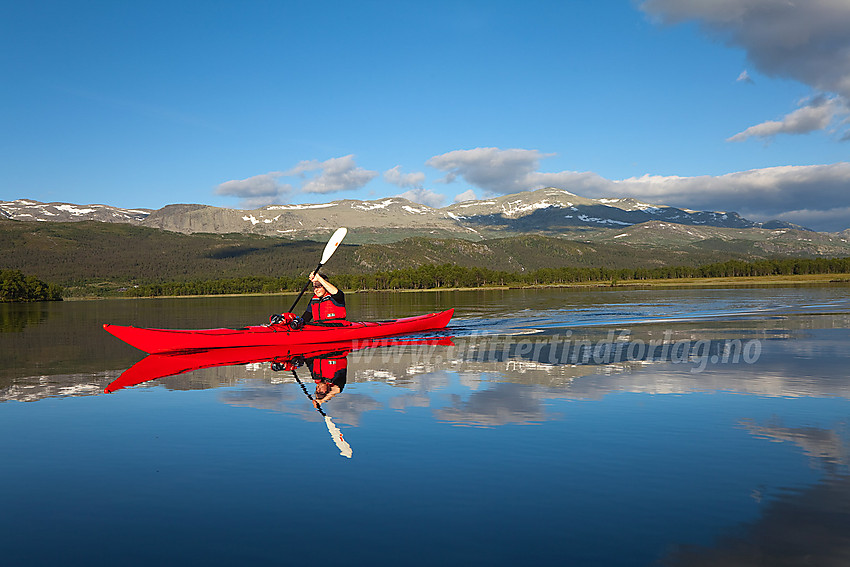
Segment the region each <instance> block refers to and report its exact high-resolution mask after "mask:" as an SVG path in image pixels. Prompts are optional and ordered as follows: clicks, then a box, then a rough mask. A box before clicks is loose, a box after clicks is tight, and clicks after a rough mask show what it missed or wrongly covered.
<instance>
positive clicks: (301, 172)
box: [215, 155, 378, 208]
mask: <svg viewBox="0 0 850 567" xmlns="http://www.w3.org/2000/svg"><path fill="white" fill-rule="evenodd" d="M316 171H318V172H319V173H318V175H315V176H313V177H309V176H308V175H307V174H308V173H311V172H316ZM293 176H297V177H300V178H301V179H302V184H301V186H300V187H298V188H295V187H293V185H291V184H289V183H282V182H281V181H280V179H281V178H282V177H293ZM377 176H378V172H377V171H369V170H366V169H363V168H361V167H358V166H357V164H356V163H355V162H354V156H352V155H347V156H343V157H339V158H331V159H329V160H326V161H322V162H320V161H317V160H310V161H302V162H299V163H298V165H296V166H295V167H294V168H292V169H290V170H288V171H272V172H269V173H264V174H262V175H255V176H253V177H249V178H247V179H238V180H232V181H226V182H224V183H222V184H221V185H219V186H218V187H217V188H216V190H215V193H216V195H230V196H233V197H239V198H240V206H241V207H243V208H257V207H261V206H264V205H270V204H273V203H282V202H285V201H286V200H288V199H291V197H292V196H293V195H294V194H296V193H335V192H338V191H350V190H353V189H359V188H361V187H363V186H364V185H366V184H367V183H369V181H371V180H372V179H374V178H375V177H377Z"/></svg>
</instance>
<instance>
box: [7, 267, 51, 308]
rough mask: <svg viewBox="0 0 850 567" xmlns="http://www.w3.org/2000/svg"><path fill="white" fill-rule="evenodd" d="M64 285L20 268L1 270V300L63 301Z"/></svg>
mask: <svg viewBox="0 0 850 567" xmlns="http://www.w3.org/2000/svg"><path fill="white" fill-rule="evenodd" d="M62 291H63V290H62V287H61V286H59V285H56V284H54V283H45V282H43V281H41V280H40V279H38V278H37V277H35V276H26V275H24V273H23V272H21V271H20V270H0V302H12V301H62Z"/></svg>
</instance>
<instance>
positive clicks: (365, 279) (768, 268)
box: [124, 257, 850, 297]
mask: <svg viewBox="0 0 850 567" xmlns="http://www.w3.org/2000/svg"><path fill="white" fill-rule="evenodd" d="M846 273H850V257H847V258H788V259H773V260H757V261H751V262H747V261H743V260H730V261H726V262H718V263H713V264H706V265H703V266H665V267H657V268H589V267H562V268H542V269H538V270H533V271H528V272H506V271H499V270H491V269H488V268H480V267H472V268H468V267H463V266H458V265H456V264H440V265H434V264H426V265H423V266H419V267H416V268H403V269H399V270H390V271H377V272H373V273H370V274H337V275H334V276H332V277H331V278H330V279H331V280H332V281H333V283H334V285H336V286H338V287H340V288H341V289H346V290H400V289H414V290H416V289H421V290H424V289H436V288H448V287H472V288H474V287H488V286H505V285H558V284H572V283H584V282H608V281H610V282H612V283H614V282H617V281H621V280H636V281H641V280H650V279H680V278H711V277H748V276H750V277H752V276H777V275H793V274H846ZM305 281H306V280H305V279H304V277H291V276H283V277H278V278H273V277H261V276H257V277H247V278H228V279H217V280H198V281H185V282H165V283H157V284H149V285H141V286H137V287H133V288H130V289H128V290H126V291H125V292H124V293H125V295H126V296H129V297H155V296H163V295H221V294H242V293H278V292H283V291H300V290H301V288H302V287H303V285H304V282H305Z"/></svg>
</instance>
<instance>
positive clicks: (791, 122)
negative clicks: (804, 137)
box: [727, 97, 845, 142]
mask: <svg viewBox="0 0 850 567" xmlns="http://www.w3.org/2000/svg"><path fill="white" fill-rule="evenodd" d="M844 110H845V109H844V107H843V105H842V104H841V102H840V101H839V99H838V98H837V97H834V98H829V99H824V98H823V97H819V98H817V99H816V100H814V101H812V102H810V103H809V104H806V105H805V106H803V107H801V108H798V109H797V110H795V111H794V112H792V113H790V114H788V115H786V116H785V117H784V118H783V119H782V120H769V121H767V122H762V123H761V124H756V125H755V126H750V127H749V128H747V129H746V130H744V131H743V132H739V133H738V134H735V135H734V136H732V137H731V138H729V139H728V140H727V141H729V142H742V141H744V140H747V139H748V138H753V137H757V138H772V137H773V136H776V135H777V134H808V133H809V132H814V131H815V130H823V129H824V128H826V127H827V126H829V125H830V123H831V122H832V120H833V118H835V116H836V115H837V114H838V113H839V112H841V111H844Z"/></svg>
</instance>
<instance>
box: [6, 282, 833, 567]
mask: <svg viewBox="0 0 850 567" xmlns="http://www.w3.org/2000/svg"><path fill="white" fill-rule="evenodd" d="M291 301H292V298H291V297H289V296H285V297H281V296H277V297H273V296H266V297H223V298H191V299H143V300H107V301H75V302H63V303H49V304H48V303H43V304H32V305H22V304H15V305H9V304H0V350H2V362H1V363H0V431H2V435H0V454H2V461H0V502H2V513H0V549H1V550H2V563H3V564H4V565H65V564H72V563H73V564H81V565H154V564H177V563H186V562H192V563H197V564H201V565H233V564H237V563H238V564H260V563H262V564H271V563H274V564H293V563H295V562H304V563H305V564H307V563H308V562H309V564H319V565H324V564H337V565H343V564H365V565H440V564H444V565H472V564H475V565H479V564H487V565H518V564H523V565H528V564H533V563H535V562H538V561H539V562H541V563H542V564H550V563H552V562H555V564H558V565H593V566H607V565H658V564H661V565H676V566H678V565H688V566H691V565H732V564H734V565H776V564H780V563H781V564H789V565H791V564H801V565H802V564H806V565H809V564H810V565H826V564H846V563H847V562H850V543H848V541H850V540H848V536H847V534H848V533H850V470H848V463H850V426H848V419H850V383H848V375H850V372H848V368H850V286H848V285H847V284H834V285H831V286H812V287H778V288H777V287H770V288H767V287H763V288H760V287H752V288H735V289H731V288H730V289H669V290H641V289H623V288H595V289H589V290H572V289H551V290H489V291H483V290H482V291H467V292H428V293H398V294H393V293H364V294H354V293H352V294H348V295H347V303H348V313H349V318H350V319H354V320H382V319H389V318H395V317H404V316H409V315H417V314H423V313H429V312H433V311H439V310H442V309H447V308H449V307H455V308H456V312H455V317H454V319H453V320H452V322H451V323H450V325H449V327H448V329H446V331H445V332H441V333H426V334H425V335H423V336H426V337H442V338H444V339H445V338H446V337H451V340H450V341H446V340H443V341H442V343H443V344H434V343H435V342H436V341H418V342H414V341H410V342H397V343H391V344H387V345H382V346H377V345H374V346H372V348H361V349H357V350H353V351H351V352H345V353H342V354H340V353H336V354H335V355H333V356H335V357H336V359H335V361H334V363H333V364H342V365H343V366H345V368H346V371H347V377H346V380H345V382H344V386H343V388H342V391H341V392H339V393H338V394H337V395H336V396H335V397H333V398H332V399H331V400H330V401H328V402H327V403H325V404H324V405H323V406H322V409H323V411H324V412H325V413H326V415H327V417H328V418H329V419H325V417H324V416H323V415H321V414H320V413H319V412H318V411H317V410H316V409H315V408H314V406H313V404H312V403H311V400H310V399H309V398H308V395H310V396H314V395H315V390H316V387H317V386H316V384H315V383H314V382H313V380H312V379H311V372H310V369H311V368H313V367H312V366H311V364H312V362H308V363H306V364H304V365H302V366H300V367H297V368H296V370H295V373H293V372H292V371H290V370H289V368H287V369H286V370H284V371H274V370H272V368H271V364H270V363H269V360H268V358H260V359H259V360H242V359H238V362H239V363H238V364H231V365H224V366H211V367H208V368H202V369H197V370H191V371H188V372H186V373H183V374H179V375H176V376H168V377H161V378H159V379H156V380H152V381H147V382H143V383H141V384H139V385H137V386H131V387H125V388H123V389H119V390H117V391H115V392H114V393H110V394H105V393H104V389H105V388H106V387H107V386H108V385H109V384H111V383H113V381H115V380H116V379H117V378H118V377H119V376H120V375H121V374H122V373H123V372H124V371H125V370H127V369H128V368H130V367H132V366H133V365H134V364H136V363H137V362H139V361H141V360H142V359H144V357H145V355H144V353H142V352H141V351H138V350H136V349H134V348H133V347H130V346H128V345H126V344H124V343H122V342H121V341H119V340H117V339H116V338H114V337H112V336H111V335H109V334H107V333H106V332H104V331H103V329H102V324H103V323H107V322H108V323H114V324H123V325H129V324H132V325H136V326H142V327H161V328H209V327H239V326H242V325H246V324H256V323H263V322H265V321H267V319H268V315H269V314H270V313H273V312H279V311H280V310H283V309H286V308H287V307H288V306H289V303H291ZM322 356H324V355H322ZM319 358H322V357H321V356H320V357H319ZM310 360H311V361H312V359H310ZM322 360H325V359H324V358H322ZM180 362H181V363H184V364H185V368H183V369H187V370H188V369H191V368H196V367H200V366H202V365H203V364H202V362H201V361H199V360H197V359H192V357H189V358H187V359H186V360H181V361H180ZM231 362H233V361H231ZM295 362H296V363H297V362H298V361H297V360H296V361H295ZM136 368H140V367H136ZM296 376H298V377H299V378H300V380H301V381H302V382H303V383H304V389H302V386H301V385H300V384H299V383H298V382H297V381H296ZM305 392H306V394H305ZM334 428H336V429H338V431H339V433H335V432H334V431H333V429H334ZM346 453H347V454H346Z"/></svg>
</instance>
